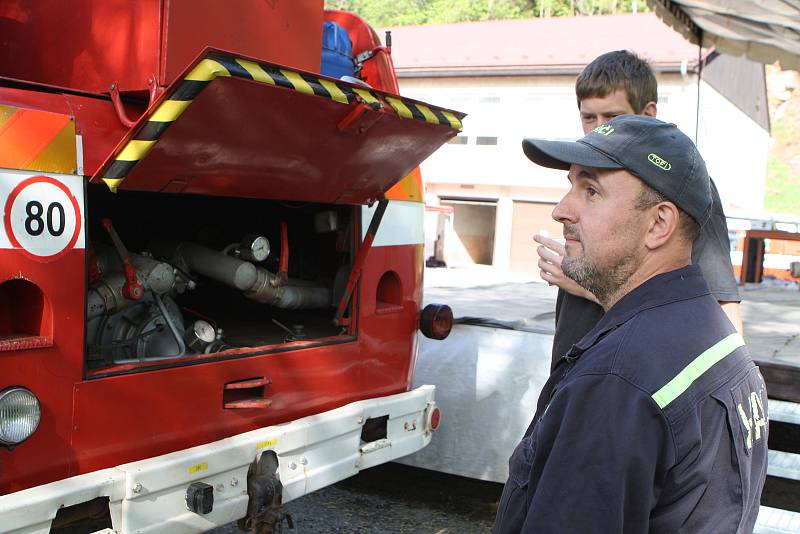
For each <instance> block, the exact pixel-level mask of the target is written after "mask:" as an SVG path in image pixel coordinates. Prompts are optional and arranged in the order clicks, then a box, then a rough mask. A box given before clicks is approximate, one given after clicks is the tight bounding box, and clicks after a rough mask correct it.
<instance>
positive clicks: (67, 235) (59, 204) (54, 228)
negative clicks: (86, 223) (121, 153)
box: [3, 176, 81, 261]
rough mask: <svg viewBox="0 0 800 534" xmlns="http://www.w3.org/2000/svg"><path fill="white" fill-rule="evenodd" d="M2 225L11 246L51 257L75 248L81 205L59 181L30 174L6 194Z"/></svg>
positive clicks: (39, 255) (78, 233) (33, 254)
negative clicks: (30, 175)
mask: <svg viewBox="0 0 800 534" xmlns="http://www.w3.org/2000/svg"><path fill="white" fill-rule="evenodd" d="M3 225H4V227H5V231H6V236H7V238H8V241H9V243H10V245H11V246H12V247H13V248H20V249H22V250H23V251H25V252H26V253H27V255H28V256H31V257H33V258H34V259H37V260H40V261H52V260H54V259H56V258H58V257H60V256H61V255H63V254H64V253H66V252H67V251H68V250H70V249H72V248H75V246H76V243H77V241H78V237H79V236H80V234H81V206H80V204H79V203H78V200H77V199H76V198H75V195H74V194H73V192H72V191H71V189H70V187H68V186H67V185H66V184H65V183H64V182H63V181H61V180H58V179H56V178H54V177H51V176H32V177H30V178H26V179H23V180H22V181H20V182H19V183H18V184H17V185H16V187H14V188H13V189H12V190H11V191H10V193H9V194H8V196H7V197H6V201H5V206H4V210H3Z"/></svg>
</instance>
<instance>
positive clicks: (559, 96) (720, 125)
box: [400, 73, 769, 271]
mask: <svg viewBox="0 0 800 534" xmlns="http://www.w3.org/2000/svg"><path fill="white" fill-rule="evenodd" d="M657 78H658V82H659V105H658V106H659V118H660V119H662V120H665V121H669V122H674V123H676V124H677V125H678V126H679V127H680V128H681V129H682V130H683V131H684V132H685V133H686V134H687V135H689V137H691V138H692V139H694V138H695V130H696V128H697V120H696V116H697V93H698V91H697V81H696V80H697V79H696V77H695V76H694V75H691V74H689V75H685V76H682V75H681V74H679V73H658V74H657ZM734 82H735V81H734ZM574 84H575V76H505V77H484V78H403V79H401V80H400V89H401V92H402V93H403V94H404V95H406V96H409V97H411V98H416V99H420V100H424V101H427V102H431V103H433V104H437V105H441V106H445V107H450V108H453V109H457V110H459V111H464V112H466V113H468V114H469V115H468V116H467V118H466V119H465V120H464V131H463V133H462V134H461V136H459V139H458V140H457V141H456V142H454V143H450V144H447V145H445V146H443V147H442V148H441V149H440V150H439V151H437V152H436V153H435V154H433V155H432V156H431V157H430V158H428V160H426V161H425V162H424V163H423V165H422V173H423V178H424V180H425V182H426V193H427V194H428V196H427V198H428V199H429V202H432V203H436V199H437V198H442V197H446V198H451V199H459V198H460V199H472V200H476V199H477V200H490V201H492V203H494V204H495V205H496V211H495V220H494V240H493V254H492V261H493V265H494V266H495V267H497V268H501V269H509V268H511V269H513V270H517V271H518V270H521V269H523V268H524V267H521V265H523V264H524V263H525V260H524V258H526V257H532V256H531V254H530V252H531V251H532V250H533V248H534V243H533V241H532V240H527V241H528V243H526V240H525V239H524V237H522V236H521V234H520V232H524V231H531V232H532V233H533V232H537V231H539V230H546V231H548V233H552V231H553V224H556V226H555V228H556V229H557V235H558V236H560V229H559V225H557V223H554V221H552V220H549V219H548V218H547V217H546V216H545V214H546V213H547V212H548V210H547V209H545V208H544V207H543V206H541V204H544V205H554V204H555V203H556V202H558V200H559V199H560V198H561V197H562V196H563V195H564V193H565V192H566V190H567V180H566V178H565V175H566V173H565V172H564V171H554V170H549V169H544V168H541V167H538V166H536V165H533V164H532V163H531V162H529V161H528V160H527V158H526V157H525V155H524V154H523V153H522V150H521V148H520V143H521V141H522V139H523V138H525V137H547V138H553V139H565V140H572V139H576V138H579V137H580V136H582V131H581V127H580V122H579V119H578V112H577V103H576V101H575V96H574V94H575V93H574ZM700 104H701V105H700V113H699V117H700V121H699V124H700V127H699V128H697V133H698V134H699V142H698V146H699V147H700V151H701V153H702V154H703V156H704V158H705V159H706V161H707V164H708V167H709V172H710V173H711V175H712V177H714V179H715V181H716V183H717V187H718V189H719V191H720V195H721V197H722V201H723V204H724V206H725V208H726V210H733V211H735V212H738V211H740V210H741V211H759V210H761V207H762V206H763V196H764V181H765V174H766V157H767V149H768V143H769V134H768V132H766V131H765V130H764V129H763V128H762V127H760V126H759V125H758V124H756V123H755V122H754V121H753V120H752V119H751V118H750V117H748V116H747V115H746V114H745V113H743V112H741V111H740V110H739V109H738V108H737V107H736V106H735V105H734V104H733V103H732V102H730V101H729V100H727V99H726V98H725V97H723V96H722V95H720V93H719V92H717V91H716V90H715V89H713V88H711V87H710V86H708V85H707V84H705V83H702V84H701V89H700ZM464 141H466V142H465V143H464V144H457V143H458V142H462V143H463V142H464ZM742 154H746V157H742V156H741V155H742ZM515 202H516V203H520V202H526V203H531V202H533V203H538V204H540V206H538V207H531V206H528V207H527V209H526V208H525V207H524V206H521V205H517V206H516V209H515ZM515 213H516V218H515ZM523 214H524V215H523ZM534 214H535V215H534ZM537 217H538V218H540V219H541V220H536V218H537ZM523 219H524V220H523ZM480 224H482V225H484V226H485V225H486V224H489V223H488V220H487V219H485V218H483V219H481V221H480ZM515 226H516V230H515ZM521 228H525V230H521ZM445 241H446V242H447V243H453V242H454V241H458V239H455V238H453V239H448V238H447V236H446V237H445ZM525 246H529V247H530V250H529V251H525V250H521V249H520V247H525ZM446 250H452V249H451V248H450V245H449V244H448V245H446ZM446 255H447V253H446ZM483 257H485V256H483ZM445 261H448V258H447V257H445ZM453 261H455V262H456V263H458V264H460V263H461V262H463V261H465V256H464V255H463V254H461V255H459V256H458V258H457V259H456V258H455V257H454V258H451V259H450V260H449V261H448V263H451V264H452V263H453ZM466 261H468V260H466ZM530 270H531V271H538V269H536V266H535V264H534V265H531V266H530Z"/></svg>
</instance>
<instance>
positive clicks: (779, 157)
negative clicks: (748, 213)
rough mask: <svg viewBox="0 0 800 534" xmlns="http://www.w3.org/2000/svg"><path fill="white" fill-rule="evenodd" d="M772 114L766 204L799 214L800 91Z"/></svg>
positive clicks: (776, 210)
mask: <svg viewBox="0 0 800 534" xmlns="http://www.w3.org/2000/svg"><path fill="white" fill-rule="evenodd" d="M772 117H773V118H772V139H773V145H772V149H771V150H770V153H769V159H768V161H767V184H766V194H765V198H764V207H765V208H766V209H767V210H768V211H774V212H779V213H786V214H791V215H796V216H800V180H798V179H797V177H798V176H800V94H798V95H792V97H791V98H790V99H788V100H787V101H786V102H785V103H783V104H782V105H781V107H780V110H779V112H773V113H772Z"/></svg>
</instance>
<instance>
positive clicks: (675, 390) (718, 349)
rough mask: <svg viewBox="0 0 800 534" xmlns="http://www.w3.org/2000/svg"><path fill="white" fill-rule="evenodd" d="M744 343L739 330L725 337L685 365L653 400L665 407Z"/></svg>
mask: <svg viewBox="0 0 800 534" xmlns="http://www.w3.org/2000/svg"><path fill="white" fill-rule="evenodd" d="M743 345H744V339H742V336H741V335H739V333H738V332H736V333H733V334H731V335H729V336H728V337H726V338H723V339H722V340H720V341H719V342H717V343H716V344H715V345H713V346H712V347H711V348H709V349H708V350H706V351H705V352H703V353H702V354H701V355H700V356H698V357H697V358H695V359H694V360H692V362H691V363H690V364H689V365H687V366H686V367H684V369H683V370H682V371H681V372H680V373H678V375H677V376H676V377H675V378H673V379H672V380H670V381H669V382H667V384H666V385H665V386H664V387H662V388H661V389H659V390H658V391H656V392H655V393H653V400H654V401H656V404H658V406H659V408H662V409H663V408H665V407H666V406H667V405H669V403H671V402H672V401H674V400H675V399H677V398H678V397H679V396H680V395H681V394H682V393H683V392H684V391H686V390H687V389H689V386H691V385H692V383H693V382H694V381H695V380H697V379H698V378H700V377H701V376H703V373H705V372H706V371H708V370H709V369H711V367H713V365H714V364H715V363H717V362H719V361H720V360H722V359H723V358H725V357H726V356H728V355H729V354H731V353H732V352H733V351H735V350H736V349H738V348H739V347H741V346H743Z"/></svg>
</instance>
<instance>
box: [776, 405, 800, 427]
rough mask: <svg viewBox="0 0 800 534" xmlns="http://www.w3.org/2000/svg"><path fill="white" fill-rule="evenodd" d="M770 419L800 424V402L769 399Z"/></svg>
mask: <svg viewBox="0 0 800 534" xmlns="http://www.w3.org/2000/svg"><path fill="white" fill-rule="evenodd" d="M769 419H770V421H780V422H782V423H790V424H793V425H800V404H798V403H796V402H788V401H782V400H776V399H769Z"/></svg>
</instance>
